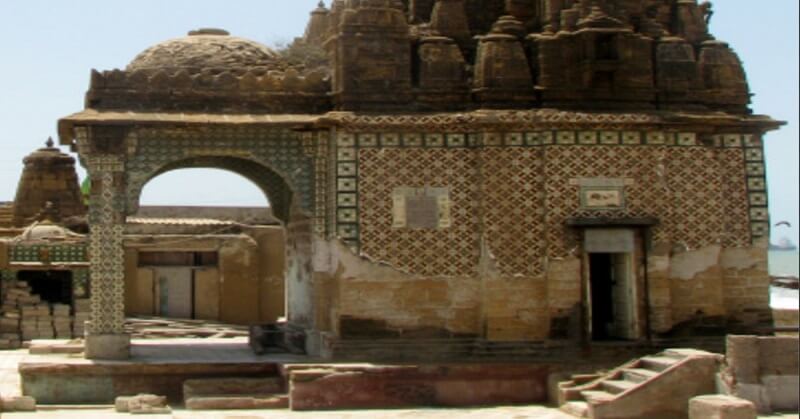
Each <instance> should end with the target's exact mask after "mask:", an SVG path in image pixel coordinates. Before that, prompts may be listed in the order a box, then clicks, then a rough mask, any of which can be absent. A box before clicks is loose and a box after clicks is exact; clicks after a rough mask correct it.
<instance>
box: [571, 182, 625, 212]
mask: <svg viewBox="0 0 800 419" xmlns="http://www.w3.org/2000/svg"><path fill="white" fill-rule="evenodd" d="M581 207H583V208H585V209H622V208H624V207H625V193H624V189H623V188H614V187H606V188H604V187H582V188H581Z"/></svg>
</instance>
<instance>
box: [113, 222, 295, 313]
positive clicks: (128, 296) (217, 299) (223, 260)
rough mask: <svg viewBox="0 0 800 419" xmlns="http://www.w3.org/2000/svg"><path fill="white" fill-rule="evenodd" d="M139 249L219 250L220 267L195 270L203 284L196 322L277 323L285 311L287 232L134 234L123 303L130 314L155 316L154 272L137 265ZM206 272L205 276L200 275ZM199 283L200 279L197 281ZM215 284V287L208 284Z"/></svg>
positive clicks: (128, 249) (128, 251) (127, 259)
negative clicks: (223, 234)
mask: <svg viewBox="0 0 800 419" xmlns="http://www.w3.org/2000/svg"><path fill="white" fill-rule="evenodd" d="M139 251H164V252H170V251H173V252H208V251H218V252H219V262H218V266H217V267H196V268H195V269H196V270H197V272H196V275H198V276H199V277H201V278H200V280H201V281H202V282H203V284H201V286H199V287H198V290H197V291H198V293H196V299H195V304H196V305H202V306H203V307H199V308H198V309H197V310H196V314H197V315H198V318H209V319H211V318H214V319H217V320H220V321H224V322H230V323H235V324H256V323H267V322H272V321H275V320H276V319H277V318H278V317H280V316H282V315H283V312H284V286H283V269H284V265H283V258H284V255H283V252H284V245H283V232H282V229H280V228H255V229H253V230H252V231H249V232H248V234H247V235H245V234H241V235H236V236H231V235H228V236H216V237H199V236H172V235H163V236H152V235H148V236H136V237H129V238H128V239H127V240H126V250H125V304H126V313H127V314H128V315H136V314H149V315H152V314H153V309H154V304H156V302H155V301H153V285H154V283H153V281H154V280H156V279H155V278H154V277H153V271H152V269H149V268H140V267H139V266H138V258H137V255H138V252H139ZM201 271H202V272H201ZM196 279H197V278H196ZM212 279H213V280H215V281H216V282H217V284H214V283H211V282H209V281H212Z"/></svg>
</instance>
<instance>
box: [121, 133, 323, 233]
mask: <svg viewBox="0 0 800 419" xmlns="http://www.w3.org/2000/svg"><path fill="white" fill-rule="evenodd" d="M314 138H316V137H314ZM135 143H136V147H135V148H133V149H129V151H128V153H129V155H128V161H127V190H128V212H132V211H133V210H135V208H137V206H138V199H139V195H140V193H141V190H142V188H143V187H144V185H145V184H146V183H147V182H148V181H149V180H150V179H152V178H153V177H155V176H157V175H158V174H161V173H164V172H165V171H168V170H174V169H179V168H184V167H198V165H199V163H198V162H206V164H207V165H211V166H209V167H216V166H214V164H215V163H214V162H215V161H216V162H222V163H220V164H217V166H220V167H219V168H222V169H225V170H231V171H233V172H237V173H240V174H242V175H243V176H246V177H252V179H251V180H253V181H254V182H255V183H256V184H257V185H258V186H259V187H261V188H262V189H263V190H265V192H266V193H267V194H268V195H270V196H269V198H270V199H271V200H274V201H275V202H274V206H275V207H276V208H278V209H280V208H283V209H284V210H285V211H283V212H284V213H285V212H288V206H289V204H290V202H288V198H287V197H289V196H290V194H292V193H294V194H297V195H298V198H299V202H300V205H301V207H302V209H303V210H304V211H306V212H307V213H308V214H314V212H315V210H316V207H315V204H316V201H315V188H316V187H317V186H318V185H317V179H316V176H315V171H316V167H315V163H314V157H315V156H314V155H311V156H309V155H308V154H307V153H306V149H305V148H304V144H303V141H302V138H301V136H300V134H298V133H296V132H294V131H291V130H288V129H276V128H272V129H267V128H261V129H257V128H223V127H220V128H207V129H181V130H179V129H174V128H171V129H156V128H146V129H140V130H139V131H138V132H136V133H135ZM209 159H210V160H209ZM214 159H216V160H214ZM224 162H229V163H224ZM237 162H239V163H237ZM253 165H257V166H259V167H261V168H263V170H258V172H259V174H257V175H254V176H249V175H250V174H251V172H253V170H249V169H248V167H250V166H253ZM269 173H274V175H268V174H269ZM287 188H288V190H290V192H288V193H286V192H283V191H285V190H287ZM284 200H285V201H286V202H284ZM276 213H281V210H278V211H276ZM279 215H284V218H285V214H279Z"/></svg>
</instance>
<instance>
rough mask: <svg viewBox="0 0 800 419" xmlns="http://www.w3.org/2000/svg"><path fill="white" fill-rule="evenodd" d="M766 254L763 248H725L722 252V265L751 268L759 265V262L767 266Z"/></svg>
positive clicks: (725, 266)
mask: <svg viewBox="0 0 800 419" xmlns="http://www.w3.org/2000/svg"><path fill="white" fill-rule="evenodd" d="M766 256H767V254H766V252H764V251H763V250H761V249H753V248H745V249H725V250H724V251H723V252H722V257H721V260H720V265H722V268H723V269H736V270H744V269H751V268H756V267H758V265H759V264H764V265H763V266H766Z"/></svg>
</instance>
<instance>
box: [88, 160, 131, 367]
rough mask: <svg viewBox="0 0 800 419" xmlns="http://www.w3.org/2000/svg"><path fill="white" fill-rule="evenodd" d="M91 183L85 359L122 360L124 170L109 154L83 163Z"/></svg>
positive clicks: (126, 348) (125, 346) (125, 339)
mask: <svg viewBox="0 0 800 419" xmlns="http://www.w3.org/2000/svg"><path fill="white" fill-rule="evenodd" d="M88 163H89V164H88V166H89V172H90V176H91V179H92V182H93V185H92V195H91V202H90V208H89V225H90V229H89V240H90V242H89V243H90V244H89V249H90V259H89V261H90V275H91V284H90V287H91V288H90V289H91V307H92V312H91V316H90V322H89V325H88V327H87V330H86V358H90V359H127V358H129V357H130V335H128V334H126V333H125V332H124V328H123V326H124V323H125V269H124V252H123V247H122V236H123V229H124V217H125V215H124V214H125V213H124V205H125V204H124V203H125V200H124V199H123V198H124V196H123V194H122V193H121V192H120V191H122V190H123V187H122V185H123V180H124V179H123V177H124V173H123V171H124V169H123V168H124V166H123V163H122V159H120V158H119V157H116V156H113V155H105V156H97V157H91V158H89V161H88Z"/></svg>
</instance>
